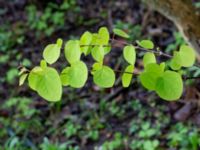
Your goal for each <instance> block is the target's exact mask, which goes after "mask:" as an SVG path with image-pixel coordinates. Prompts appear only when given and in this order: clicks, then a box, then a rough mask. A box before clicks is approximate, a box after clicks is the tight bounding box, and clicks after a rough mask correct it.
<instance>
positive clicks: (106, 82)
mask: <svg viewBox="0 0 200 150" xmlns="http://www.w3.org/2000/svg"><path fill="white" fill-rule="evenodd" d="M93 80H94V83H95V84H96V85H98V86H99V87H103V88H109V87H112V86H113V85H114V82H115V73H114V71H113V70H112V69H111V68H109V67H107V66H102V68H101V69H99V70H97V71H95V72H94V75H93Z"/></svg>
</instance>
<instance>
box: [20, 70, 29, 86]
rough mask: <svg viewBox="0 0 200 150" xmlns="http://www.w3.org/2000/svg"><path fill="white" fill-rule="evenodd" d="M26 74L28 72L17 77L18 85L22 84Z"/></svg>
mask: <svg viewBox="0 0 200 150" xmlns="http://www.w3.org/2000/svg"><path fill="white" fill-rule="evenodd" d="M27 76H28V73H25V74H22V75H21V76H20V77H19V86H21V85H23V84H24V82H25V80H26V78H27Z"/></svg>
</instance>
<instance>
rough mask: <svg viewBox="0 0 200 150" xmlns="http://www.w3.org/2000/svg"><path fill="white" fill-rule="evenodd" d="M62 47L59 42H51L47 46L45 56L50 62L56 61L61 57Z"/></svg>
mask: <svg viewBox="0 0 200 150" xmlns="http://www.w3.org/2000/svg"><path fill="white" fill-rule="evenodd" d="M60 49H61V47H59V46H58V45H57V44H49V45H47V46H46V47H45V49H44V51H43V58H44V59H45V60H46V61H47V62H48V63H49V64H53V63H55V62H56V61H57V60H58V58H59V57H60Z"/></svg>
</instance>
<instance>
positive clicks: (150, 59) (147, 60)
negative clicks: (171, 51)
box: [143, 52, 156, 67]
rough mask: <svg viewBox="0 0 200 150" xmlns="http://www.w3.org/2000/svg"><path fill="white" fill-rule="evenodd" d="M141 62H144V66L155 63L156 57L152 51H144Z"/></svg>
mask: <svg viewBox="0 0 200 150" xmlns="http://www.w3.org/2000/svg"><path fill="white" fill-rule="evenodd" d="M143 63H144V67H146V66H147V65H148V64H151V63H156V57H155V55H154V53H150V52H147V53H145V55H144V57H143Z"/></svg>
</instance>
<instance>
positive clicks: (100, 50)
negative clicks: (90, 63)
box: [91, 46, 104, 62]
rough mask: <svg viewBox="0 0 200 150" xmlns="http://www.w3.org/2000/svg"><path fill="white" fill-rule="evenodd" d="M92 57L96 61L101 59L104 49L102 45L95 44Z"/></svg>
mask: <svg viewBox="0 0 200 150" xmlns="http://www.w3.org/2000/svg"><path fill="white" fill-rule="evenodd" d="M91 53H92V57H93V58H94V59H95V60H96V61H98V62H102V61H103V57H104V49H103V46H95V47H94V48H93V49H92V51H91Z"/></svg>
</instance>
